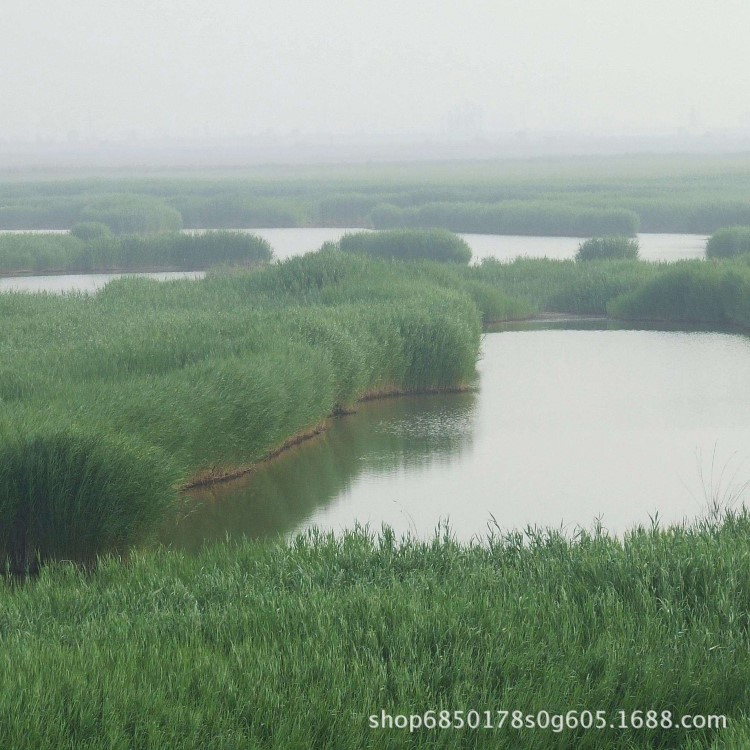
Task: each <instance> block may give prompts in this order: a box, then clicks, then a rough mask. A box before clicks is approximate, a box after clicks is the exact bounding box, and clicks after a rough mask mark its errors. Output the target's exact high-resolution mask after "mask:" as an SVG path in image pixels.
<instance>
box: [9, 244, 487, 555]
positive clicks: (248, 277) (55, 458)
mask: <svg viewBox="0 0 750 750" xmlns="http://www.w3.org/2000/svg"><path fill="white" fill-rule="evenodd" d="M471 291H472V289H471V285H470V284H466V285H465V288H462V286H461V281H460V280H459V281H458V283H457V284H453V285H452V286H451V287H449V286H448V285H447V284H446V283H444V282H441V281H440V279H439V277H438V276H433V277H431V276H430V275H429V274H427V273H425V272H423V271H421V270H420V268H419V267H416V266H415V267H414V268H413V269H412V270H411V271H410V272H408V273H404V272H403V271H402V270H401V269H400V268H399V267H397V266H395V265H392V264H384V263H382V262H381V263H378V262H375V261H372V260H368V259H366V258H363V257H357V256H347V255H345V254H342V253H339V252H327V253H320V254H317V255H311V256H307V257H304V258H298V259H294V260H291V261H288V262H286V263H283V264H281V265H278V266H272V267H269V268H268V269H266V270H264V271H259V272H255V273H249V274H237V273H225V274H220V275H212V276H211V277H210V278H208V279H206V280H204V281H202V282H190V281H183V282H168V283H164V284H159V283H158V282H153V281H146V280H137V279H127V280H122V281H119V282H115V283H112V284H110V285H109V286H107V287H106V288H105V290H104V291H103V292H101V293H100V294H98V295H96V296H93V297H87V296H67V297H53V296H39V295H23V294H4V295H2V296H0V316H1V317H2V319H3V329H2V334H1V336H2V339H1V340H0V345H1V346H2V350H3V358H2V361H1V362H0V399H2V402H3V411H2V414H0V445H2V456H1V458H2V460H1V461H0V464H1V466H0V516H1V517H2V534H0V559H6V558H10V560H11V567H12V568H14V569H22V568H24V567H26V566H30V567H34V566H35V564H36V561H37V558H40V559H42V560H44V559H47V558H59V557H64V558H65V559H76V560H82V561H89V560H92V559H93V557H94V556H95V555H96V554H98V553H101V552H103V551H106V550H109V549H120V548H124V547H127V546H129V545H130V544H132V543H134V542H137V541H138V540H140V539H141V538H143V536H144V535H145V534H146V533H147V532H148V531H149V528H150V526H151V525H152V523H153V518H154V514H155V513H157V514H158V511H159V510H160V509H163V508H164V504H165V503H168V502H170V500H172V499H173V498H174V492H173V490H172V487H174V486H175V485H177V484H183V483H186V482H190V481H195V480H199V479H201V478H203V477H213V476H217V475H224V474H229V473H232V472H233V471H235V470H237V469H238V468H242V467H246V466H248V465H249V464H251V463H253V462H255V461H258V460H260V459H262V458H263V457H264V456H265V455H267V454H268V453H269V452H271V451H273V450H275V449H277V448H278V447H279V446H280V445H282V444H283V443H284V441H285V440H287V439H289V438H290V437H292V436H294V435H296V434H299V433H302V432H305V431H307V430H310V429H313V428H315V427H316V426H317V425H319V424H320V423H321V422H323V421H324V420H325V419H326V418H327V417H328V416H329V415H331V414H332V413H333V412H335V411H337V410H338V409H341V408H346V407H347V406H349V405H351V404H352V403H353V402H354V401H356V400H357V399H358V398H360V397H362V396H364V395H366V394H373V393H378V392H382V391H384V392H391V391H403V390H408V391H420V390H432V389H445V388H454V387H457V386H462V385H465V384H467V383H468V382H469V381H470V380H471V378H472V376H473V373H474V366H475V362H476V359H477V355H478V349H479V333H480V321H479V316H478V313H477V307H476V305H475V302H474V301H473V298H472V296H471ZM496 304H497V303H496ZM108 466H111V467H112V468H111V471H109V470H108V469H107V467H108ZM155 498H158V501H157V500H155Z"/></svg>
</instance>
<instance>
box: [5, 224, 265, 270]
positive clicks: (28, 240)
mask: <svg viewBox="0 0 750 750" xmlns="http://www.w3.org/2000/svg"><path fill="white" fill-rule="evenodd" d="M103 230H107V232H108V231H109V230H108V229H107V227H106V225H104V224H101V223H98V222H85V223H82V224H77V225H76V226H75V227H74V230H73V231H72V232H71V234H69V235H68V234H31V233H25V234H3V235H0V273H21V272H29V271H33V272H36V273H45V272H69V273H89V272H94V271H123V270H127V271H148V270H201V269H205V268H208V267H210V266H213V265H217V264H232V265H255V264H262V263H267V262H268V261H270V259H271V257H272V254H273V253H272V250H271V246H270V245H269V244H268V242H266V241H265V240H264V239H263V238H261V237H257V236H255V235H251V234H247V233H241V232H220V231H217V232H203V233H200V234H192V235H186V234H179V233H166V234H157V235H140V236H138V235H130V236H121V237H114V236H112V235H111V233H109V234H107V233H106V232H103Z"/></svg>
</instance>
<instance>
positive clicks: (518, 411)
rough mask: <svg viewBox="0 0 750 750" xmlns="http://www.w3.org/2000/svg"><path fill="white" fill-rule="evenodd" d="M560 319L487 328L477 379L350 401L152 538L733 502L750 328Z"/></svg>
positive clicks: (748, 459) (205, 492)
mask: <svg viewBox="0 0 750 750" xmlns="http://www.w3.org/2000/svg"><path fill="white" fill-rule="evenodd" d="M564 325H565V326H566V328H559V327H550V326H549V324H543V325H541V326H536V327H535V326H526V327H523V328H521V330H508V331H502V332H496V333H490V334H487V335H486V336H485V338H484V342H483V349H482V359H481V361H480V363H479V368H478V369H479V377H478V381H477V385H476V388H475V389H474V390H473V391H471V392H467V393H461V394H452V395H449V394H446V395H438V396H411V397H404V398H395V399H387V400H382V401H376V402H370V403H365V404H361V405H360V406H359V410H358V413H357V414H354V415H351V416H347V417H343V418H340V419H337V420H334V421H333V422H332V426H331V428H330V429H329V430H328V431H327V432H326V433H324V434H323V435H321V436H319V437H317V438H314V439H313V440H310V441H308V442H306V443H303V444H301V445H299V446H296V447H295V448H293V449H291V450H290V451H288V452H287V453H285V454H283V455H282V456H280V457H278V458H276V459H274V460H273V461H271V462H269V463H267V464H265V465H263V466H261V467H259V468H258V469H257V470H256V471H255V472H254V473H253V474H250V475H248V476H247V477H245V478H243V479H240V480H235V481H233V482H227V483H223V484H217V485H213V486H211V487H207V488H202V489H200V490H196V491H194V492H192V493H189V494H188V495H187V496H186V498H185V507H184V508H182V509H181V511H180V513H179V514H178V515H177V516H176V517H175V518H172V519H170V520H169V522H168V523H167V524H166V525H165V527H164V529H163V533H162V536H161V540H162V542H163V543H165V544H169V545H171V546H173V547H176V548H182V549H186V550H196V549H198V548H199V547H200V546H201V545H203V544H205V543H207V542H210V541H215V540H221V539H224V538H226V537H227V536H228V537H238V536H247V537H251V538H262V537H269V536H275V535H280V534H290V533H294V532H298V531H303V530H305V529H307V528H310V527H313V526H316V527H318V528H320V529H323V530H332V531H335V532H338V531H341V530H343V529H346V528H352V527H353V526H354V525H356V524H369V525H370V527H371V528H373V529H376V530H377V529H379V528H380V526H381V524H383V523H386V524H389V525H391V526H392V527H393V528H394V529H395V530H396V531H397V532H399V533H411V534H413V535H416V536H419V537H422V538H430V537H431V536H432V535H433V534H434V532H435V529H436V528H437V527H438V526H439V525H441V524H444V523H445V522H448V524H449V525H450V528H451V530H452V532H453V533H454V534H455V535H456V536H457V537H458V538H459V539H463V540H468V539H471V538H475V537H479V538H483V537H484V536H486V533H487V530H488V526H497V527H499V528H500V529H502V530H511V529H523V528H525V527H527V526H529V525H535V526H552V527H562V528H565V529H566V530H567V531H569V532H572V531H574V530H575V529H576V528H577V527H585V528H591V527H592V526H593V525H594V523H595V522H596V521H597V519H599V521H601V523H602V524H603V525H604V527H605V528H607V529H609V530H610V531H613V532H615V533H622V532H623V531H625V530H627V529H629V528H631V527H633V526H634V525H636V524H645V525H648V524H649V523H650V519H651V518H658V519H659V521H660V522H663V523H668V522H679V521H681V520H683V519H694V518H695V517H697V516H700V515H702V514H705V513H706V512H707V511H708V509H709V506H710V505H711V503H712V502H713V501H714V500H717V501H719V502H720V503H731V502H735V501H738V500H739V499H741V495H742V489H743V486H744V485H746V484H747V483H749V482H750V389H748V388H747V383H748V382H750V339H748V338H746V337H743V336H738V335H731V334H726V333H710V332H700V331H692V332H691V331H654V330H632V329H619V328H617V327H616V326H615V324H611V323H610V324H608V323H606V322H604V321H599V322H596V321H594V322H586V323H580V324H577V325H578V328H571V327H570V326H571V325H576V324H572V323H571V322H570V321H568V322H566V323H565V324H564ZM516 328H519V326H516ZM606 328H609V329H608V330H605V329H606Z"/></svg>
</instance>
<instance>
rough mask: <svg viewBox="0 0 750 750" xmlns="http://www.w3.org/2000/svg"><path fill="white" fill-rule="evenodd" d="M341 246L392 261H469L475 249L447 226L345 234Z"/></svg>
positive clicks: (351, 250) (350, 250)
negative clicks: (472, 250)
mask: <svg viewBox="0 0 750 750" xmlns="http://www.w3.org/2000/svg"><path fill="white" fill-rule="evenodd" d="M339 248H340V249H341V250H343V251H344V252H347V253H361V254H364V255H369V256H371V257H374V258H388V259H390V260H419V259H426V260H435V261H440V262H452V263H468V262H469V261H470V260H471V248H470V247H469V246H468V245H467V244H466V241H465V240H462V239H461V238H460V237H458V236H456V235H455V234H453V233H452V232H448V231H446V230H444V229H432V230H413V229H412V230H409V229H401V230H391V231H384V232H358V233H356V234H345V235H344V236H343V237H342V238H341V240H340V241H339Z"/></svg>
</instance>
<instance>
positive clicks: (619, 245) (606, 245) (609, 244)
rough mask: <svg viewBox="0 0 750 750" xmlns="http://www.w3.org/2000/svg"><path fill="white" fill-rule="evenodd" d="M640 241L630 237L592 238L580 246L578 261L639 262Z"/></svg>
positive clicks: (577, 255)
mask: <svg viewBox="0 0 750 750" xmlns="http://www.w3.org/2000/svg"><path fill="white" fill-rule="evenodd" d="M638 250H639V246H638V240H633V239H630V238H629V237H622V236H616V235H615V236H610V237H592V238H591V239H589V240H586V241H585V242H582V243H581V244H580V245H579V246H578V251H577V252H576V256H575V259H576V260H583V261H586V260H610V259H613V258H619V259H625V260H638Z"/></svg>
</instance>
